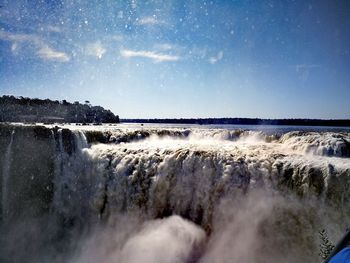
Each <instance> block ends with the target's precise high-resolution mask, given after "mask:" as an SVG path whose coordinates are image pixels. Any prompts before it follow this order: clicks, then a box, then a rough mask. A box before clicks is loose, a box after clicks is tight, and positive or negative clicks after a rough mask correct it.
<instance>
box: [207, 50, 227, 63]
mask: <svg viewBox="0 0 350 263" xmlns="http://www.w3.org/2000/svg"><path fill="white" fill-rule="evenodd" d="M223 57H224V52H222V51H220V52H219V53H218V54H217V55H216V56H215V57H210V58H209V63H210V64H216V63H217V62H219V61H220V60H221V59H222V58H223Z"/></svg>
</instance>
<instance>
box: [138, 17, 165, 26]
mask: <svg viewBox="0 0 350 263" xmlns="http://www.w3.org/2000/svg"><path fill="white" fill-rule="evenodd" d="M136 24H137V25H140V26H145V25H147V26H154V25H160V24H164V22H163V21H160V20H158V19H157V17H156V16H145V17H141V18H137V19H136Z"/></svg>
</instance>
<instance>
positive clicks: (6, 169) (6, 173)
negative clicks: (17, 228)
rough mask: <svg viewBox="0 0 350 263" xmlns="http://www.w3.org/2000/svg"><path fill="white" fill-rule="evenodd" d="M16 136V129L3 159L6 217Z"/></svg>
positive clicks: (3, 209)
mask: <svg viewBox="0 0 350 263" xmlns="http://www.w3.org/2000/svg"><path fill="white" fill-rule="evenodd" d="M14 136H15V131H12V132H11V138H10V142H9V144H8V146H7V149H6V152H5V156H4V161H3V170H2V176H3V177H2V200H1V201H2V202H1V204H2V214H3V218H4V219H6V215H7V213H8V209H9V207H8V200H7V199H8V180H9V177H10V171H11V170H10V169H11V161H12V144H13V140H14Z"/></svg>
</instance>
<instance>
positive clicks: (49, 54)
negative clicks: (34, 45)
mask: <svg viewBox="0 0 350 263" xmlns="http://www.w3.org/2000/svg"><path fill="white" fill-rule="evenodd" d="M37 54H38V55H39V57H40V58H42V59H44V60H51V61H57V62H68V61H69V60H70V57H69V56H68V55H67V54H66V53H64V52H60V51H56V50H54V49H52V48H50V47H48V46H46V47H42V48H41V49H40V50H39V51H38V52H37Z"/></svg>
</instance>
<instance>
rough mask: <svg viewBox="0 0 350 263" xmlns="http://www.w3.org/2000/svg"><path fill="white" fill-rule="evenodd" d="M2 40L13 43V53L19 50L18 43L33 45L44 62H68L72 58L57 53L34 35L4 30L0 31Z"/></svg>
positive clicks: (62, 53)
mask: <svg viewBox="0 0 350 263" xmlns="http://www.w3.org/2000/svg"><path fill="white" fill-rule="evenodd" d="M0 40H5V41H10V42H12V45H11V51H12V52H16V51H17V49H18V43H26V42H29V43H32V44H33V45H34V47H35V48H36V49H38V51H37V52H36V54H37V55H38V57H39V58H41V59H43V60H50V61H57V62H68V61H69V60H70V57H69V56H68V55H67V54H66V53H64V52H60V51H56V50H54V49H53V48H51V47H49V46H48V45H47V44H45V42H44V41H43V40H42V39H41V38H40V37H38V36H37V35H34V34H20V33H12V32H7V31H4V30H0Z"/></svg>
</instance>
